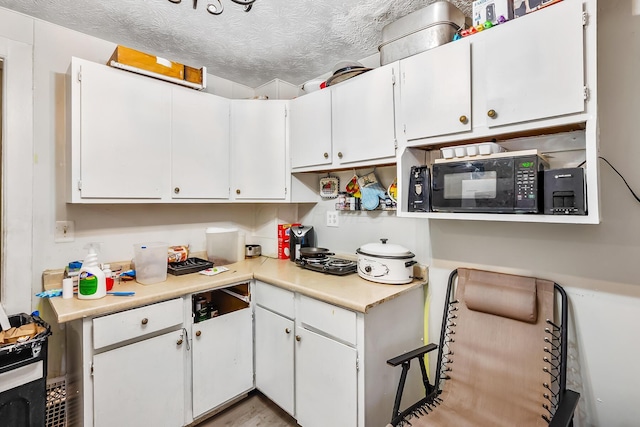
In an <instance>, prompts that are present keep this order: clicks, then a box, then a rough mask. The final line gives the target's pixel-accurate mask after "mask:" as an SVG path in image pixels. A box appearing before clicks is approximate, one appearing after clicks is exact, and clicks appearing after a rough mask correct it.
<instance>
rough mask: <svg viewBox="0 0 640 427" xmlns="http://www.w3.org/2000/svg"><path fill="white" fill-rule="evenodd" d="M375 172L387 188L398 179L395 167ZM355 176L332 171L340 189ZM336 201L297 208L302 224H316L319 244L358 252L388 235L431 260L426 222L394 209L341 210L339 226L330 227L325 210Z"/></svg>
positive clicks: (422, 258) (421, 258)
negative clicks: (361, 247)
mask: <svg viewBox="0 0 640 427" xmlns="http://www.w3.org/2000/svg"><path fill="white" fill-rule="evenodd" d="M372 170H373V168H371V167H369V168H366V169H358V170H356V171H355V172H356V173H357V174H359V175H364V174H366V173H369V172H371V171H372ZM375 173H376V176H377V177H378V180H379V182H380V183H381V184H382V186H383V187H385V188H387V187H388V186H389V185H390V184H391V183H392V182H393V180H394V178H395V174H396V168H395V167H389V166H387V167H380V168H376V170H375ZM353 175H354V172H353V171H351V172H335V173H331V176H337V177H338V178H340V191H345V186H346V184H347V182H348V181H349V180H350V179H351V177H353ZM321 176H326V175H321ZM319 188H320V187H319V185H318V189H319ZM335 203H336V200H335V199H325V200H323V201H322V202H320V203H318V204H316V205H301V206H299V207H298V210H299V215H300V221H301V223H302V224H304V225H312V226H313V228H314V231H315V233H316V237H317V241H316V244H317V245H318V246H320V247H324V248H328V249H331V250H332V251H333V252H336V253H343V254H353V255H355V252H356V249H358V248H359V247H360V246H361V245H364V244H366V243H374V242H378V241H379V239H382V238H387V239H389V243H395V244H399V245H402V246H404V247H406V248H407V249H409V250H410V251H411V252H413V253H414V254H415V255H416V258H415V259H416V261H418V262H420V263H423V264H426V263H428V262H429V259H430V256H431V254H430V253H429V232H428V222H427V221H424V220H417V219H412V218H397V217H396V214H395V212H393V211H380V210H374V211H355V212H351V211H339V214H338V215H339V218H338V220H339V226H338V227H337V228H336V227H327V225H326V224H327V221H326V213H327V212H328V211H333V210H335Z"/></svg>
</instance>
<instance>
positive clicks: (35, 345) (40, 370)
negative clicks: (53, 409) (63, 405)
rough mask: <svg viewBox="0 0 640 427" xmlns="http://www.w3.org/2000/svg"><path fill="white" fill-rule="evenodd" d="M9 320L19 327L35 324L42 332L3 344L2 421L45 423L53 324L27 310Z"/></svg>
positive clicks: (0, 356) (0, 357) (0, 370)
mask: <svg viewBox="0 0 640 427" xmlns="http://www.w3.org/2000/svg"><path fill="white" fill-rule="evenodd" d="M9 323H10V324H11V327H16V328H18V327H20V326H23V325H27V324H30V323H35V324H37V325H38V326H40V327H41V328H42V332H40V333H38V334H37V335H35V336H34V337H32V338H31V339H29V340H27V341H25V342H19V343H15V344H11V345H5V346H2V347H0V377H1V378H2V379H3V380H1V381H0V420H2V421H1V422H0V424H1V425H3V426H5V425H11V426H44V425H45V422H46V403H47V389H46V388H47V384H46V381H47V347H48V337H49V336H50V335H51V327H50V326H49V325H48V324H47V323H45V322H44V321H43V320H42V319H41V318H40V317H38V316H35V315H28V314H25V313H22V314H17V315H15V316H10V317H9ZM5 379H6V381H4V380H5Z"/></svg>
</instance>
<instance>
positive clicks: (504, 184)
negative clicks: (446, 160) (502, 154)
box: [432, 159, 514, 212]
mask: <svg viewBox="0 0 640 427" xmlns="http://www.w3.org/2000/svg"><path fill="white" fill-rule="evenodd" d="M437 166H438V167H437V168H434V179H433V188H432V189H433V201H432V203H433V208H434V210H439V211H444V212H513V188H514V186H513V161H511V159H485V160H481V161H474V162H460V163H450V164H440V165H437Z"/></svg>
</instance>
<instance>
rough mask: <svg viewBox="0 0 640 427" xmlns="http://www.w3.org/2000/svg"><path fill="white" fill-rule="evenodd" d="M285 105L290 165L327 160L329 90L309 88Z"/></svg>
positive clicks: (329, 155)
mask: <svg viewBox="0 0 640 427" xmlns="http://www.w3.org/2000/svg"><path fill="white" fill-rule="evenodd" d="M289 105H290V109H291V111H290V113H291V116H290V118H289V140H290V145H291V167H292V168H303V167H307V166H317V165H327V164H331V157H332V155H331V91H330V90H328V89H325V90H320V91H317V92H313V93H310V94H308V95H304V96H301V97H299V98H296V99H294V100H293V101H291V104H289Z"/></svg>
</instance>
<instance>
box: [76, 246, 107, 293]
mask: <svg viewBox="0 0 640 427" xmlns="http://www.w3.org/2000/svg"><path fill="white" fill-rule="evenodd" d="M98 247H99V244H98V243H89V244H88V245H87V246H85V249H87V256H86V258H85V259H84V262H83V263H82V267H80V281H79V282H78V299H98V298H102V297H104V296H105V295H107V285H106V280H105V275H104V272H103V271H102V270H101V269H100V266H99V265H98Z"/></svg>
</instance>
